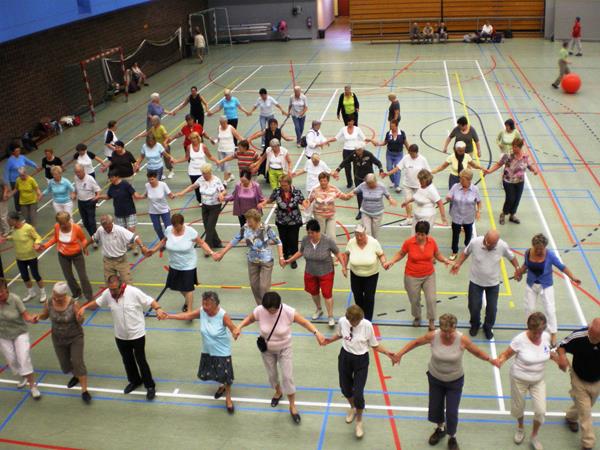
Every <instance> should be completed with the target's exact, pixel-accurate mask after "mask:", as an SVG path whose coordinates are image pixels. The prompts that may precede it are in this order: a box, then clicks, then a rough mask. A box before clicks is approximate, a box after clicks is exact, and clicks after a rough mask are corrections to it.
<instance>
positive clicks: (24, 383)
mask: <svg viewBox="0 0 600 450" xmlns="http://www.w3.org/2000/svg"><path fill="white" fill-rule="evenodd" d="M25 386H27V378H21V381H19V382H18V383H17V389H23V388H24V387H25Z"/></svg>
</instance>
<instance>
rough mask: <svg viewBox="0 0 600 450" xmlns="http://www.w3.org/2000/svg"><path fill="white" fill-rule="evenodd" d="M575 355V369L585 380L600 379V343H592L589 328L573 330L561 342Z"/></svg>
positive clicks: (561, 345) (592, 381) (568, 351)
mask: <svg viewBox="0 0 600 450" xmlns="http://www.w3.org/2000/svg"><path fill="white" fill-rule="evenodd" d="M559 346H560V347H562V348H564V349H565V351H566V352H567V353H570V354H572V355H573V371H574V372H575V374H576V375H577V376H578V377H579V378H581V379H582V380H584V381H587V382H589V383H596V382H597V381H600V344H592V341H590V337H589V330H588V328H587V327H586V328H581V329H579V330H577V331H573V332H572V333H571V334H570V335H568V336H567V337H566V338H564V339H563V340H562V341H561V343H560V344H559Z"/></svg>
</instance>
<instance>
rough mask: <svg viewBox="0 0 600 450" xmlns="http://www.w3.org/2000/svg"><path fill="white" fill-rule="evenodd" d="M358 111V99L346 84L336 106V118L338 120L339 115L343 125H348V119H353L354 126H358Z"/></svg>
mask: <svg viewBox="0 0 600 450" xmlns="http://www.w3.org/2000/svg"><path fill="white" fill-rule="evenodd" d="M359 109H360V103H358V97H356V94H355V93H354V92H352V86H350V85H349V84H347V85H346V86H344V92H343V93H342V94H340V98H339V99H338V106H337V112H336V115H337V118H338V120H340V114H341V115H342V119H343V120H344V125H348V121H349V119H350V117H353V118H354V124H355V125H358V111H359Z"/></svg>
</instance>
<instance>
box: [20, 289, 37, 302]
mask: <svg viewBox="0 0 600 450" xmlns="http://www.w3.org/2000/svg"><path fill="white" fill-rule="evenodd" d="M33 297H35V292H34V291H33V289H29V290H27V295H26V296H25V297H23V298H22V299H21V300H22V302H23V303H27V302H28V301H29V300H31V299H32V298H33Z"/></svg>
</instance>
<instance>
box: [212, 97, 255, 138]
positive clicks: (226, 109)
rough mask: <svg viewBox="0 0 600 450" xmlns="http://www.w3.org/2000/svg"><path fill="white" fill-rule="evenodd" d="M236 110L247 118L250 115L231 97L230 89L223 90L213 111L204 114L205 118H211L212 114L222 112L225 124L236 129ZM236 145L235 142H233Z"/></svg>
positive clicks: (235, 98)
mask: <svg viewBox="0 0 600 450" xmlns="http://www.w3.org/2000/svg"><path fill="white" fill-rule="evenodd" d="M238 109H239V110H240V111H242V112H243V113H244V114H246V115H247V116H249V115H250V111H247V110H246V109H244V107H243V106H242V104H241V103H240V101H239V100H238V99H237V97H234V96H232V95H231V90H230V89H225V90H224V91H223V98H222V99H221V100H219V102H218V103H217V106H216V108H215V109H210V110H208V111H207V112H206V115H207V116H212V115H213V114H216V113H218V112H219V111H221V110H223V113H224V114H225V117H226V118H227V123H228V124H229V125H232V126H233V128H237V126H238ZM235 143H236V144H237V141H236V142H235Z"/></svg>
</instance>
